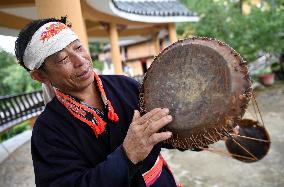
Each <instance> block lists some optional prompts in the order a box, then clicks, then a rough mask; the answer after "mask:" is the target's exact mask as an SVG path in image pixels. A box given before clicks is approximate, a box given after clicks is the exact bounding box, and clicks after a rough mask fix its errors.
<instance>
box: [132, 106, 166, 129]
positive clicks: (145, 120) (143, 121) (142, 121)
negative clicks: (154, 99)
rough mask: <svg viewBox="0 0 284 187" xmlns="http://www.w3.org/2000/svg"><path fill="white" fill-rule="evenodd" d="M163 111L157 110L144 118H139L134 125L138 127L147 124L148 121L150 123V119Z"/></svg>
mask: <svg viewBox="0 0 284 187" xmlns="http://www.w3.org/2000/svg"><path fill="white" fill-rule="evenodd" d="M160 110H161V108H155V109H153V110H151V111H150V112H148V113H146V114H145V115H144V116H142V117H140V118H138V119H137V120H136V121H135V122H134V121H133V122H134V123H135V124H137V125H142V124H144V123H146V122H147V121H149V119H150V118H151V117H152V116H153V115H155V114H156V113H157V112H159V111H160Z"/></svg>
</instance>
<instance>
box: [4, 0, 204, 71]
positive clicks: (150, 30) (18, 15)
mask: <svg viewBox="0 0 284 187" xmlns="http://www.w3.org/2000/svg"><path fill="white" fill-rule="evenodd" d="M64 15H67V16H68V19H69V20H70V21H71V22H72V23H73V24H72V27H73V29H74V30H75V32H76V33H77V34H78V35H79V37H80V39H81V41H82V42H83V43H84V45H85V46H86V47H87V46H88V41H108V42H109V43H110V47H109V49H110V51H109V52H110V53H109V55H110V57H111V58H110V59H111V63H112V64H113V66H114V71H115V73H116V74H122V73H123V65H122V62H123V61H124V62H127V61H128V62H130V61H133V60H134V59H135V58H139V60H140V61H141V56H135V55H137V54H138V53H137V52H135V51H134V52H133V51H132V50H134V48H135V47H134V45H133V42H137V41H138V42H140V44H141V45H140V46H139V47H137V46H136V48H140V49H137V50H138V51H141V52H143V53H145V51H147V50H149V51H150V52H149V53H148V54H143V55H142V57H143V58H144V57H146V58H145V60H146V61H145V62H146V63H147V59H149V58H150V57H151V56H154V55H156V54H157V53H158V52H159V50H160V49H161V45H164V44H163V43H164V40H165V41H167V39H165V38H166V37H167V36H168V40H169V41H167V42H168V43H169V42H171V43H172V42H175V41H176V40H177V37H176V31H175V30H176V29H175V24H176V23H177V22H194V21H197V20H198V17H197V16H196V14H195V13H194V12H192V11H190V10H188V9H186V8H185V7H184V6H183V5H182V4H181V3H180V2H179V1H178V0H2V1H0V17H1V19H0V34H2V35H9V36H17V34H18V32H19V29H21V28H23V27H24V26H25V25H26V24H27V23H29V22H30V21H32V20H34V19H38V18H46V17H57V18H60V17H61V16H64ZM163 33H166V34H165V35H163ZM160 39H162V42H160ZM119 42H120V43H123V42H126V43H127V42H128V44H127V46H128V47H124V48H121V49H123V50H124V51H123V50H121V49H120V47H119ZM149 42H150V43H151V44H150V45H148V43H149ZM143 45H144V47H143ZM130 46H132V47H130ZM145 46H146V47H145ZM149 46H150V47H149ZM125 50H126V51H125ZM121 52H122V53H123V54H124V55H120V53H121ZM125 54H126V55H127V56H125ZM131 55H132V56H131ZM145 62H144V63H145ZM133 64H135V63H132V65H133ZM136 64H137V63H136ZM129 66H130V67H131V65H129ZM133 66H134V65H133ZM144 66H145V65H144ZM146 67H147V65H146ZM142 68H143V63H142ZM144 68H145V67H144ZM142 70H143V69H142ZM142 72H143V71H142Z"/></svg>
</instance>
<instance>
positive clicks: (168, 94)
mask: <svg viewBox="0 0 284 187" xmlns="http://www.w3.org/2000/svg"><path fill="white" fill-rule="evenodd" d="M251 93H252V89H251V81H250V78H249V75H248V70H247V67H246V63H245V62H244V60H243V59H242V58H241V56H240V55H239V54H238V53H237V52H236V51H234V50H233V49H232V48H231V47H229V46H228V45H226V44H225V43H223V42H220V41H217V40H214V39H209V38H190V39H185V40H180V41H178V42H176V43H174V44H172V45H170V46H169V47H167V48H166V49H164V50H163V51H162V52H161V53H160V54H159V55H158V56H157V57H156V58H155V59H154V61H153V63H152V64H151V66H150V67H149V69H148V70H147V73H146V75H145V77H144V80H143V83H142V86H141V89H140V111H141V112H142V113H146V112H148V111H150V110H152V109H154V108H158V107H159V108H169V109H170V114H171V115H172V116H173V121H172V122H171V123H170V124H168V125H167V126H166V127H165V128H163V129H162V131H167V130H169V131H171V132H173V136H172V138H170V139H168V140H166V141H165V142H166V143H168V144H171V145H172V146H173V147H175V148H181V149H191V148H200V147H204V146H207V145H209V144H212V143H214V142H216V141H218V140H220V139H222V138H223V137H224V136H226V135H227V134H228V133H230V132H231V131H232V128H233V127H234V124H235V122H237V121H238V120H240V119H241V117H242V116H243V114H244V112H245V109H246V108H247V104H248V101H249V99H250V98H251Z"/></svg>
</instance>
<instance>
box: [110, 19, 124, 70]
mask: <svg viewBox="0 0 284 187" xmlns="http://www.w3.org/2000/svg"><path fill="white" fill-rule="evenodd" d="M109 26H110V27H109V35H110V36H109V37H110V47H111V48H110V50H111V60H112V63H113V65H114V71H115V74H118V75H119V74H123V71H122V62H121V56H120V50H119V43H118V33H117V27H116V24H115V23H110V25H109Z"/></svg>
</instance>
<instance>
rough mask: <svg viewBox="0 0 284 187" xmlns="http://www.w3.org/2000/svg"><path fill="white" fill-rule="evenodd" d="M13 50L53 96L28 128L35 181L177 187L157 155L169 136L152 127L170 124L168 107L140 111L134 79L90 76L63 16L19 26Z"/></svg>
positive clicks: (87, 60) (88, 60)
mask: <svg viewBox="0 0 284 187" xmlns="http://www.w3.org/2000/svg"><path fill="white" fill-rule="evenodd" d="M15 52H16V56H17V59H18V61H19V63H20V64H21V65H22V66H23V67H24V68H26V69H27V70H28V71H29V72H30V75H31V76H32V78H33V79H35V80H38V81H40V82H42V83H43V84H45V85H48V86H49V87H51V86H52V89H51V90H52V92H54V93H55V97H54V98H52V97H51V99H52V100H51V101H50V102H49V103H48V104H47V105H46V108H45V110H44V111H43V112H42V114H41V115H40V116H39V117H38V119H37V121H36V123H35V126H34V129H33V135H32V140H31V144H32V157H33V164H34V172H35V179H36V185H37V186H40V187H44V186H68V187H71V186H82V187H83V186H92V187H93V186H99V187H103V186H108V187H110V186H115V187H119V186H123V187H124V186H135V187H136V186H161V187H166V186H171V187H172V186H177V185H176V183H175V180H174V178H173V175H172V173H171V172H170V170H169V168H168V166H167V164H166V163H165V161H164V160H163V158H162V156H161V154H160V150H161V146H160V144H159V143H160V142H161V141H163V140H166V139H168V138H170V137H171V132H158V131H159V129H161V128H162V127H164V126H165V125H167V124H168V123H170V122H171V120H172V116H171V115H169V110H168V109H166V108H164V109H161V108H156V109H154V110H152V111H150V112H148V113H146V114H145V115H143V116H140V113H139V112H138V110H137V109H138V83H137V82H136V81H134V80H132V79H130V78H127V77H125V76H98V75H97V74H96V73H95V72H94V71H93V68H92V59H91V57H90V55H89V53H88V52H87V50H86V49H85V48H84V47H83V46H82V44H81V42H80V40H79V39H78V37H77V35H76V34H75V33H74V32H73V31H72V30H71V29H70V28H69V27H68V26H67V24H66V17H63V18H61V19H54V18H51V19H41V20H36V21H33V22H32V23H30V24H29V25H27V26H26V27H25V28H24V29H22V30H21V32H20V34H19V37H18V39H17V41H16V47H15Z"/></svg>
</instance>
